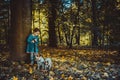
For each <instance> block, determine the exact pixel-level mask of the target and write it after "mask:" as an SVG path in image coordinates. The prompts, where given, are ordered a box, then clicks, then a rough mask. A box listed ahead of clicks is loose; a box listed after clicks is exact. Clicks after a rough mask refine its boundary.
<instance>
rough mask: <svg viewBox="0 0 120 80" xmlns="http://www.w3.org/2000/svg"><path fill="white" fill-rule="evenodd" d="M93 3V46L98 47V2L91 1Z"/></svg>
mask: <svg viewBox="0 0 120 80" xmlns="http://www.w3.org/2000/svg"><path fill="white" fill-rule="evenodd" d="M91 1H92V20H93V28H92V33H93V36H92V46H98V39H97V38H98V36H97V30H98V28H97V21H96V17H97V16H96V1H95V0H91Z"/></svg>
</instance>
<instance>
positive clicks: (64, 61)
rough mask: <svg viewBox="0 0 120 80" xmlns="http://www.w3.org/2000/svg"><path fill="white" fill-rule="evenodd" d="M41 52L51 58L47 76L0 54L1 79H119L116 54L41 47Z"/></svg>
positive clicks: (114, 52)
mask: <svg viewBox="0 0 120 80" xmlns="http://www.w3.org/2000/svg"><path fill="white" fill-rule="evenodd" d="M41 53H42V55H43V57H44V58H46V57H49V58H51V59H52V63H53V64H52V68H51V70H50V71H49V74H47V73H45V72H43V71H40V70H37V64H35V65H34V66H31V65H29V64H28V63H26V62H24V61H20V62H15V61H11V60H9V52H3V53H1V54H0V73H1V74H0V80H120V64H119V63H120V54H119V52H118V51H109V50H107V51H105V50H95V49H94V50H92V49H91V50H75V49H53V48H41Z"/></svg>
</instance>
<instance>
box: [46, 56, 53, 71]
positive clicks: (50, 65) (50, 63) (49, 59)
mask: <svg viewBox="0 0 120 80" xmlns="http://www.w3.org/2000/svg"><path fill="white" fill-rule="evenodd" d="M51 67H52V60H51V58H46V59H45V70H48V71H49V70H50V69H51Z"/></svg>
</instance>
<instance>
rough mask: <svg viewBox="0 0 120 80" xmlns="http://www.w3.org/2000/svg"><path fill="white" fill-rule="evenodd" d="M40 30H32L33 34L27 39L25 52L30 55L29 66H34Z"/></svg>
mask: <svg viewBox="0 0 120 80" xmlns="http://www.w3.org/2000/svg"><path fill="white" fill-rule="evenodd" d="M39 34H40V30H39V29H38V28H35V29H34V30H33V33H32V34H30V35H29V36H28V38H27V49H26V52H27V53H30V60H31V65H33V64H34V61H35V56H37V55H38V44H39V37H38V35H39Z"/></svg>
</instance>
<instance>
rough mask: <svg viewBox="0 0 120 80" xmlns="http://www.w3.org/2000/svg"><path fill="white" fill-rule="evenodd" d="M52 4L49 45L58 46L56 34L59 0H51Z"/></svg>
mask: <svg viewBox="0 0 120 80" xmlns="http://www.w3.org/2000/svg"><path fill="white" fill-rule="evenodd" d="M49 3H50V6H49V11H50V12H49V22H48V25H49V47H57V35H56V30H55V29H56V26H55V21H56V16H57V11H56V7H57V3H58V0H49Z"/></svg>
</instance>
